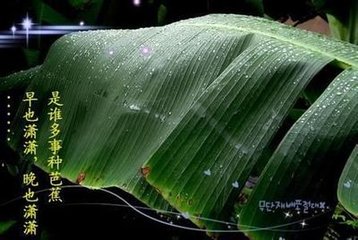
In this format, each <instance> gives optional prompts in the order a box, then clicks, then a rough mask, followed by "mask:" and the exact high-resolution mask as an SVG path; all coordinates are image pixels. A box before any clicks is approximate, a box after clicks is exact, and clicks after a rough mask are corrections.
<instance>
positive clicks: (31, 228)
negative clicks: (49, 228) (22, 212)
mask: <svg viewBox="0 0 358 240" xmlns="http://www.w3.org/2000/svg"><path fill="white" fill-rule="evenodd" d="M37 227H38V225H37V222H36V220H31V221H27V222H25V224H24V234H25V235H36V230H37Z"/></svg>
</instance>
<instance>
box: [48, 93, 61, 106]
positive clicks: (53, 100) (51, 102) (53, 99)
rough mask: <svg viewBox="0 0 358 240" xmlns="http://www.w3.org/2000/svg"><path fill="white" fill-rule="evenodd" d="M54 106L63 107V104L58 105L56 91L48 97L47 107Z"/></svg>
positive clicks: (58, 96)
mask: <svg viewBox="0 0 358 240" xmlns="http://www.w3.org/2000/svg"><path fill="white" fill-rule="evenodd" d="M51 104H53V105H56V106H63V104H60V93H59V92H58V91H54V92H52V97H50V102H49V103H48V105H51Z"/></svg>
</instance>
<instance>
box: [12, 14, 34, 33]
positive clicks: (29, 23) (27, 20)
mask: <svg viewBox="0 0 358 240" xmlns="http://www.w3.org/2000/svg"><path fill="white" fill-rule="evenodd" d="M21 25H22V27H23V28H24V29H25V30H29V29H30V28H31V27H32V25H33V23H32V21H31V19H30V18H29V17H28V16H27V17H26V18H24V20H23V21H22V24H21ZM15 29H16V27H15Z"/></svg>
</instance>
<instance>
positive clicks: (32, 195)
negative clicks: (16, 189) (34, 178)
mask: <svg viewBox="0 0 358 240" xmlns="http://www.w3.org/2000/svg"><path fill="white" fill-rule="evenodd" d="M24 198H25V199H26V201H27V202H38V201H39V199H38V198H35V192H34V191H32V190H31V189H30V188H28V189H27V192H26V193H25V195H24Z"/></svg>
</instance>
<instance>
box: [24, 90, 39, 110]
mask: <svg viewBox="0 0 358 240" xmlns="http://www.w3.org/2000/svg"><path fill="white" fill-rule="evenodd" d="M25 95H26V98H25V99H24V100H22V101H23V102H29V107H31V104H32V102H33V101H37V100H38V99H37V98H35V93H34V92H26V93H25Z"/></svg>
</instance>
